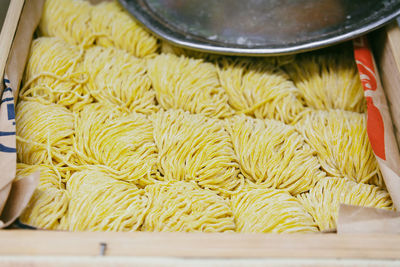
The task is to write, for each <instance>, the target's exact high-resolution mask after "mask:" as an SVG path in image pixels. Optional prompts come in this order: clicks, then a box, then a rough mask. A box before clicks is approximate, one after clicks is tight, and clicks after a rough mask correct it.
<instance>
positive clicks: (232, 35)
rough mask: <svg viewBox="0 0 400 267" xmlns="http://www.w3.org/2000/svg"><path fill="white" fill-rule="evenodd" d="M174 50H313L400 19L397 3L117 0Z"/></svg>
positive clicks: (244, 52) (380, 0)
mask: <svg viewBox="0 0 400 267" xmlns="http://www.w3.org/2000/svg"><path fill="white" fill-rule="evenodd" d="M119 1H120V3H121V4H122V6H124V7H125V8H126V9H127V10H128V11H129V12H130V13H131V14H132V15H133V16H134V17H135V18H136V19H137V20H138V21H139V22H140V23H142V24H143V25H144V26H145V27H146V28H148V29H149V30H150V31H151V32H153V33H154V34H155V35H157V36H159V37H160V38H162V39H164V40H167V41H169V42H171V43H173V44H175V45H178V46H181V47H185V48H190V49H194V50H198V51H205V52H210V53H219V54H227V55H253V56H262V55H283V54H291V53H298V52H304V51H308V50H313V49H317V48H321V47H325V46H329V45H332V44H336V43H339V42H342V41H346V40H349V39H352V38H354V37H357V36H360V35H362V34H365V33H367V32H369V31H371V30H374V29H376V28H378V27H380V26H382V25H384V24H385V23H387V22H388V21H390V20H392V19H393V18H395V17H396V16H398V15H399V14H400V0H378V1H376V0H248V1H246V0H119Z"/></svg>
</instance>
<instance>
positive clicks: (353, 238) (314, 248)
mask: <svg viewBox="0 0 400 267" xmlns="http://www.w3.org/2000/svg"><path fill="white" fill-rule="evenodd" d="M0 240H1V244H0V255H31V256H33V255H34V256H38V255H40V256H46V255H47V256H98V255H101V254H104V255H107V256H145V257H146V256H151V257H190V258H192V257H196V258H201V257H207V258H358V259H366V258H368V259H400V235H336V234H309V235H305V234H293V235H284V234H282V235H273V234H187V233H146V232H135V233H121V232H120V233H98V232H97V233H96V232H81V233H77V232H61V231H60V232H57V231H31V230H3V231H0ZM102 252H104V253H102Z"/></svg>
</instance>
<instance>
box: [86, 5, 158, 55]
mask: <svg viewBox="0 0 400 267" xmlns="http://www.w3.org/2000/svg"><path fill="white" fill-rule="evenodd" d="M91 24H92V27H93V30H94V32H95V33H96V34H97V35H98V37H97V39H96V44H98V45H101V46H105V47H110V46H113V47H115V48H118V49H122V50H125V51H127V52H129V53H131V54H132V55H134V56H137V57H145V56H150V55H152V54H154V53H155V52H156V51H157V50H158V47H159V45H158V43H157V39H156V38H155V37H153V36H152V35H151V34H149V33H148V32H147V31H145V30H144V29H143V28H142V27H141V26H140V25H139V24H138V23H137V22H136V21H135V20H134V19H133V18H132V16H131V15H129V14H128V13H127V12H126V11H125V10H123V8H122V7H121V6H120V5H119V4H118V2H117V1H114V2H104V3H101V4H99V5H97V6H94V8H93V11H92V21H91Z"/></svg>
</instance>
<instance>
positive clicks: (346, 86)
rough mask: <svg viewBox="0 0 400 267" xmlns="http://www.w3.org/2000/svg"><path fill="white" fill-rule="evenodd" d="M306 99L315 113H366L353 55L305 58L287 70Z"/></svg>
mask: <svg viewBox="0 0 400 267" xmlns="http://www.w3.org/2000/svg"><path fill="white" fill-rule="evenodd" d="M285 68H286V70H287V71H288V73H289V75H290V77H291V78H292V79H293V81H294V83H295V84H296V86H297V88H299V89H300V91H301V93H302V94H303V96H304V99H305V101H306V104H307V105H308V106H309V107H312V108H315V109H322V110H327V109H342V110H349V111H355V112H364V111H365V110H366V105H365V99H364V91H363V88H362V84H361V81H360V78H359V74H358V70H357V67H356V64H355V61H354V58H353V56H352V54H350V53H346V52H345V53H343V51H341V52H340V54H339V53H331V54H321V55H318V54H315V55H311V54H304V55H300V56H298V57H297V59H296V60H295V61H293V63H292V64H288V65H286V66H285Z"/></svg>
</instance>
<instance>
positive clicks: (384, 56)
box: [371, 22, 400, 144]
mask: <svg viewBox="0 0 400 267" xmlns="http://www.w3.org/2000/svg"><path fill="white" fill-rule="evenodd" d="M371 36H372V44H373V50H374V56H375V60H376V63H377V65H378V69H379V74H380V77H381V81H382V85H383V88H384V89H385V93H386V98H387V100H388V103H389V109H390V112H391V115H392V120H393V125H394V128H395V129H394V130H395V135H396V138H397V143H398V144H400V28H399V26H398V24H397V22H393V23H391V24H389V25H388V26H387V27H386V28H384V29H382V30H380V31H377V32H375V33H373V34H372V35H371Z"/></svg>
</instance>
